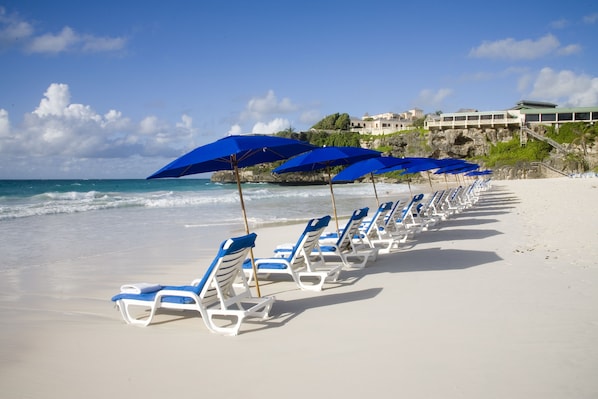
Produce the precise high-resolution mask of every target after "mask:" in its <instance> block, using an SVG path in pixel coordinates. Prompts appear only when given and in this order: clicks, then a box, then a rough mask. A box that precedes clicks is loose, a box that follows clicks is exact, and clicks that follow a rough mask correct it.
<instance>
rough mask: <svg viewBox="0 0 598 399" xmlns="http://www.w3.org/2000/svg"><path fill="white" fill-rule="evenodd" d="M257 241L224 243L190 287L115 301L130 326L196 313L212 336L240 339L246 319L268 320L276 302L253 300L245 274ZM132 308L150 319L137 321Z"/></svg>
mask: <svg viewBox="0 0 598 399" xmlns="http://www.w3.org/2000/svg"><path fill="white" fill-rule="evenodd" d="M255 238H256V234H255V233H252V234H248V235H245V236H242V237H237V238H231V239H228V240H226V241H224V242H223V243H222V244H221V245H220V249H219V251H218V254H217V255H216V257H215V258H214V260H213V262H212V263H211V264H210V266H209V267H208V269H207V270H206V272H205V274H204V276H203V277H202V278H201V279H197V280H194V281H193V282H192V283H191V284H190V285H183V286H161V287H157V288H158V289H157V290H156V291H152V292H144V293H140V294H135V293H128V292H121V293H119V294H117V295H115V296H113V297H112V301H114V302H115V303H116V305H117V307H118V309H119V310H120V313H121V315H122V317H123V319H124V320H125V322H126V323H128V324H135V325H141V326H147V325H149V324H150V323H151V322H152V319H153V318H154V315H155V314H156V312H157V311H158V309H176V310H195V311H198V312H199V313H200V314H201V317H202V319H203V321H204V323H205V325H206V327H207V328H208V329H209V330H210V331H211V332H215V333H220V334H225V335H237V334H238V332H239V329H240V327H241V323H242V322H243V320H244V319H245V318H247V317H258V318H261V319H265V318H266V317H267V316H268V314H269V312H270V309H271V308H272V304H273V303H274V301H275V298H274V297H261V298H255V297H253V296H252V295H251V291H250V288H249V285H248V283H247V279H246V278H245V274H244V273H243V269H242V265H243V261H244V260H245V258H246V257H247V254H248V252H249V250H250V248H252V247H254V245H255ZM239 279H240V282H239ZM131 308H143V309H149V315H147V317H145V318H137V317H135V316H134V315H132V314H131V310H132V309H131ZM222 319H226V320H222ZM231 323H232V325H231Z"/></svg>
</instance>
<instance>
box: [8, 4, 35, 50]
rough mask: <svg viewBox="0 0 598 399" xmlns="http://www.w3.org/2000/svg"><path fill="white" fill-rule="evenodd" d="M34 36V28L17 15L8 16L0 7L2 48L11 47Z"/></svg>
mask: <svg viewBox="0 0 598 399" xmlns="http://www.w3.org/2000/svg"><path fill="white" fill-rule="evenodd" d="M32 34H33V26H32V25H31V24H30V23H28V22H26V21H22V20H21V19H20V18H19V17H18V16H16V15H7V14H6V10H5V9H4V7H0V48H3V47H10V46H12V45H14V44H15V43H20V42H21V41H23V40H25V39H27V38H28V37H30V36H31V35H32Z"/></svg>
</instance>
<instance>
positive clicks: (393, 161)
mask: <svg viewBox="0 0 598 399" xmlns="http://www.w3.org/2000/svg"><path fill="white" fill-rule="evenodd" d="M421 159H423V158H397V157H376V158H370V159H366V160H364V161H359V162H356V163H354V164H352V165H349V166H347V167H346V168H345V169H343V170H342V171H340V172H339V173H338V174H337V175H336V176H334V178H332V181H333V182H342V181H354V180H357V179H359V178H361V177H363V176H365V175H367V174H369V175H370V177H371V179H372V185H373V187H374V195H375V196H376V202H377V203H378V206H380V201H379V199H378V192H377V191H376V182H375V180H374V175H375V174H383V173H387V172H392V171H395V170H400V169H405V168H408V167H409V166H413V165H415V164H416V163H418V162H420V160H421ZM409 191H411V184H409Z"/></svg>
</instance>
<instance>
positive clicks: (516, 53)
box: [469, 34, 579, 60]
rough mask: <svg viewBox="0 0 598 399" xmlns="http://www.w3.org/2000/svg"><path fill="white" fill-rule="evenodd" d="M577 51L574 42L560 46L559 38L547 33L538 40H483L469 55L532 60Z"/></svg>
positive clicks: (577, 48) (577, 47)
mask: <svg viewBox="0 0 598 399" xmlns="http://www.w3.org/2000/svg"><path fill="white" fill-rule="evenodd" d="M577 51H579V46H578V45H576V44H572V45H568V46H565V47H561V44H560V42H559V40H558V39H557V38H556V37H555V36H553V35H551V34H547V35H545V36H543V37H541V38H540V39H538V40H531V39H525V40H519V41H517V40H515V39H513V38H508V39H502V40H497V41H494V42H487V41H485V42H483V43H482V44H481V45H480V46H478V47H476V48H473V49H471V51H470V52H469V55H470V56H471V57H476V58H502V59H513V60H532V59H536V58H541V57H544V56H547V55H549V54H555V53H556V54H560V55H569V54H572V53H573V52H577Z"/></svg>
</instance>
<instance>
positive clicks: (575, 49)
mask: <svg viewBox="0 0 598 399" xmlns="http://www.w3.org/2000/svg"><path fill="white" fill-rule="evenodd" d="M580 52H581V46H580V45H579V44H570V45H568V46H565V47H561V48H559V49H558V50H557V52H556V53H557V54H558V55H572V54H578V53H580Z"/></svg>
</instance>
